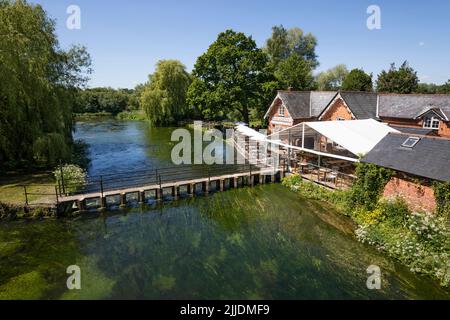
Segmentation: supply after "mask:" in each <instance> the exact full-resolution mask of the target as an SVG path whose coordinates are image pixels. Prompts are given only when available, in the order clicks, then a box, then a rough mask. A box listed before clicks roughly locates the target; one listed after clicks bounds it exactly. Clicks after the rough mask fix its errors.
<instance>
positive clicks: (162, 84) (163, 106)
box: [141, 60, 191, 126]
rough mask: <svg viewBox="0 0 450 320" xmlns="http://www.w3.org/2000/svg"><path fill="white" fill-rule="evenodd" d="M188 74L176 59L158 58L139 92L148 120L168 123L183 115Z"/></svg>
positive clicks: (189, 78)
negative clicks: (154, 67)
mask: <svg viewBox="0 0 450 320" xmlns="http://www.w3.org/2000/svg"><path fill="white" fill-rule="evenodd" d="M190 84H191V76H190V75H189V73H187V72H186V67H185V66H184V65H183V64H182V63H181V62H179V61H177V60H161V61H158V63H157V64H156V70H155V72H154V73H153V74H152V75H150V77H149V82H148V83H147V85H146V86H145V88H144V89H143V91H142V95H141V106H142V108H143V109H144V111H145V113H146V115H147V118H148V119H149V120H150V122H151V123H152V124H154V125H157V126H164V125H170V124H173V123H175V122H177V121H180V120H182V119H184V118H186V117H187V116H188V115H189V108H188V105H187V104H186V93H187V90H188V88H189V85H190Z"/></svg>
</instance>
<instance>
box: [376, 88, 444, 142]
mask: <svg viewBox="0 0 450 320" xmlns="http://www.w3.org/2000/svg"><path fill="white" fill-rule="evenodd" d="M377 118H379V119H380V120H381V121H383V122H385V123H388V124H389V125H391V126H395V127H396V128H398V129H399V130H401V131H404V132H408V131H407V130H408V128H415V129H417V130H425V131H428V133H427V135H436V136H441V137H449V138H450V95H449V94H379V95H378V107H377ZM409 132H410V131H409Z"/></svg>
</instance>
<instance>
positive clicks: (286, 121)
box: [267, 99, 294, 134]
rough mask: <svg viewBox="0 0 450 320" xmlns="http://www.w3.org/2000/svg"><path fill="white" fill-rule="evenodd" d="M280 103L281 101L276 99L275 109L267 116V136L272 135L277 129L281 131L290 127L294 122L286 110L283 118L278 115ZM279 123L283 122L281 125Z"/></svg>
mask: <svg viewBox="0 0 450 320" xmlns="http://www.w3.org/2000/svg"><path fill="white" fill-rule="evenodd" d="M281 103H282V102H281V100H280V99H278V100H277V101H276V102H275V107H274V108H273V109H272V111H271V112H270V114H269V128H267V131H268V133H269V134H271V133H273V132H274V131H275V129H276V128H277V127H278V128H279V129H282V130H283V129H287V128H290V127H292V125H293V124H294V121H293V119H292V117H291V116H290V114H289V111H288V109H287V108H284V116H283V117H281V116H280V115H279V113H278V111H279V109H280V106H281ZM274 118H275V119H274ZM279 122H283V124H280V123H279Z"/></svg>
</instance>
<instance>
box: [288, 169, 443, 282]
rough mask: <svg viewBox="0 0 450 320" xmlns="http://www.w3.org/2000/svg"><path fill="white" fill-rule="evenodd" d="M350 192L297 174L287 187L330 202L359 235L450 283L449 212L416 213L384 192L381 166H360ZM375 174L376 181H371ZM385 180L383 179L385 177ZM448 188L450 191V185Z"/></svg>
mask: <svg viewBox="0 0 450 320" xmlns="http://www.w3.org/2000/svg"><path fill="white" fill-rule="evenodd" d="M357 173H358V179H357V181H356V183H355V185H354V186H353V187H352V189H350V190H348V191H332V190H329V189H326V188H324V187H321V186H319V185H317V184H314V183H312V182H309V181H305V180H302V178H301V177H300V176H299V175H292V176H290V177H287V178H285V179H284V180H283V185H285V186H286V187H288V188H290V189H291V190H293V191H295V192H297V193H299V195H301V196H302V197H304V198H308V199H315V200H320V201H324V202H327V203H329V204H331V205H332V206H334V207H335V208H336V209H337V210H338V211H339V212H341V213H342V214H345V215H347V216H349V217H350V218H351V219H352V220H353V221H354V222H355V223H356V225H357V228H356V231H355V236H356V238H357V239H358V240H359V241H360V242H363V243H367V244H369V245H372V246H375V247H376V248H377V249H378V250H380V251H383V252H385V253H387V254H389V255H390V256H392V257H393V258H395V259H397V260H399V261H400V262H402V263H403V264H404V265H406V266H407V267H409V268H410V270H411V271H412V272H415V273H421V274H425V275H428V276H430V277H432V278H434V279H436V280H438V281H439V282H440V284H441V285H442V286H445V287H449V285H450V229H449V223H448V212H446V214H442V213H441V212H440V210H439V207H442V206H444V207H445V206H448V203H441V205H440V206H438V209H437V212H412V211H411V210H410V209H409V208H408V206H407V204H406V203H405V201H404V200H403V199H401V198H391V199H386V198H382V197H381V196H380V194H381V192H380V191H381V190H382V187H383V186H384V184H383V181H386V178H387V176H385V177H383V174H382V173H381V174H380V173H378V174H377V173H376V169H374V168H371V169H369V170H365V169H364V170H359V172H358V171H357ZM368 177H371V179H367V178H368ZM380 180H382V181H380ZM447 190H448V189H447ZM447 199H448V197H447Z"/></svg>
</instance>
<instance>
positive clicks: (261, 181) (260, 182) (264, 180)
mask: <svg viewBox="0 0 450 320" xmlns="http://www.w3.org/2000/svg"><path fill="white" fill-rule="evenodd" d="M258 182H259V184H265V183H266V176H265V175H263V174H260V175H259V181H258Z"/></svg>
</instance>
